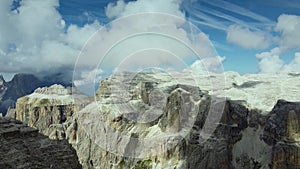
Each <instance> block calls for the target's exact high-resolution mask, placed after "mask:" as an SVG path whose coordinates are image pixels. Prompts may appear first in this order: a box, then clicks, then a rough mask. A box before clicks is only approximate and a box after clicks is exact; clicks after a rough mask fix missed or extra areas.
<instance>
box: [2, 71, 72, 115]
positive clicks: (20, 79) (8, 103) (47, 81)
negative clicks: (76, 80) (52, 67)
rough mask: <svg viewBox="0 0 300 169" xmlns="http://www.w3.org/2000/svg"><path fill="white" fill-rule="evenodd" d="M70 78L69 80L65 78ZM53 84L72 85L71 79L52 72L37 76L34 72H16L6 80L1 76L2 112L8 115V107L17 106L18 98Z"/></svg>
mask: <svg viewBox="0 0 300 169" xmlns="http://www.w3.org/2000/svg"><path fill="white" fill-rule="evenodd" d="M65 79H68V80H65ZM53 84H61V85H63V86H72V83H71V79H69V78H67V77H64V78H63V77H61V75H60V74H52V75H48V76H46V77H40V78H38V77H36V76H35V75H32V74H16V75H15V76H14V77H13V79H12V80H11V81H9V82H6V81H5V80H4V78H3V76H2V75H1V76H0V113H2V114H3V115H6V113H7V110H8V108H15V103H16V101H17V99H18V98H20V97H22V96H25V95H28V94H30V93H32V92H33V91H34V90H35V89H36V88H38V87H47V86H51V85H53Z"/></svg>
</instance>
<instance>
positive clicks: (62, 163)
mask: <svg viewBox="0 0 300 169" xmlns="http://www.w3.org/2000/svg"><path fill="white" fill-rule="evenodd" d="M0 141H1V144H0V158H1V160H0V168H3V169H14V168H32V169H40V168H45V169H51V168H66V169H80V168H82V167H81V165H80V164H79V162H78V158H77V156H76V151H75V150H74V148H72V146H71V145H70V144H69V143H68V142H67V141H66V140H61V141H58V140H50V139H49V138H48V137H47V136H44V135H42V134H40V133H38V131H37V130H36V129H34V128H31V127H28V126H27V125H25V124H23V123H22V122H20V121H17V120H13V119H9V118H0Z"/></svg>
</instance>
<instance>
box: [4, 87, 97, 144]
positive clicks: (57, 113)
mask: <svg viewBox="0 0 300 169" xmlns="http://www.w3.org/2000/svg"><path fill="white" fill-rule="evenodd" d="M90 100H91V99H90V98H89V97H88V96H85V95H83V94H81V93H80V92H78V91H77V90H76V89H75V88H65V87H63V86H61V85H53V86H51V87H48V88H47V87H45V88H38V89H36V90H35V91H34V93H32V94H30V95H27V96H24V97H21V98H19V99H18V100H17V103H16V110H15V111H16V112H15V116H16V119H17V120H20V121H22V122H25V123H26V124H28V125H29V126H31V127H34V128H37V129H39V131H40V132H41V133H43V134H46V135H49V136H50V138H61V139H62V138H64V132H63V131H59V130H56V128H60V129H62V128H61V127H62V124H63V123H64V122H65V121H66V120H67V119H69V118H71V117H72V115H73V114H74V113H75V112H77V111H79V110H80V109H81V108H83V107H84V106H85V105H86V104H88V103H89V102H90ZM9 114H11V113H9ZM62 130H63V129H62Z"/></svg>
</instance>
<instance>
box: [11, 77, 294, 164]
mask: <svg viewBox="0 0 300 169" xmlns="http://www.w3.org/2000/svg"><path fill="white" fill-rule="evenodd" d="M226 76H228V79H229V80H228V81H226V83H225V85H224V88H223V89H222V88H221V87H220V86H219V88H215V89H214V91H215V93H217V94H218V93H220V95H212V93H213V92H212V91H213V89H212V87H211V86H209V85H208V83H206V81H205V78H204V80H203V81H201V82H199V85H200V88H199V87H195V86H194V85H193V83H191V79H189V77H187V76H180V78H182V79H180V78H179V80H178V79H177V81H170V79H172V78H171V77H170V76H168V75H158V74H148V73H147V74H146V73H140V74H130V73H124V74H121V75H116V76H114V77H112V78H107V79H105V80H103V81H102V82H101V83H100V86H99V89H98V91H97V93H96V97H95V98H96V100H95V101H94V102H92V103H90V104H88V105H87V106H85V107H84V108H83V109H81V110H80V111H78V112H77V111H75V110H73V112H76V113H70V115H69V116H67V118H66V120H63V121H62V120H61V117H63V116H61V115H60V113H59V112H61V111H59V110H57V109H58V107H59V105H68V104H63V103H62V102H60V104H58V105H56V106H54V107H53V108H52V110H53V111H46V110H45V107H47V108H46V109H47V110H48V109H49V108H50V107H49V106H52V103H51V104H48V105H47V104H46V106H43V104H41V102H42V98H43V97H33V96H34V95H32V96H30V97H24V98H22V99H20V100H18V103H19V102H20V103H21V104H20V105H22V106H20V107H19V106H17V110H16V114H17V117H18V116H19V117H21V119H22V121H27V122H28V123H29V124H30V125H31V126H34V127H36V128H38V129H39V130H41V131H42V132H43V133H45V134H47V135H50V138H55V139H66V140H68V141H69V143H71V144H72V146H73V147H74V148H75V149H76V152H77V155H78V157H79V161H80V163H81V164H82V166H83V168H101V169H106V168H120V169H127V168H128V169H129V168H130V169H131V168H135V169H138V168H145V169H147V168H157V169H159V168H172V169H173V168H178V169H181V168H182V169H192V168H193V169H194V168H197V169H198V168H199V169H200V168H201V169H202V168H203V169H210V168H220V169H234V168H236V169H242V168H243V169H278V168H292V169H296V168H299V161H300V158H299V150H300V147H299V130H300V128H299V119H300V113H299V109H300V103H297V102H287V101H282V100H279V101H278V102H277V103H276V104H275V106H274V103H273V102H274V98H275V97H274V98H273V94H274V93H273V91H271V93H270V95H267V92H268V91H267V90H264V91H262V92H261V93H252V92H255V91H256V90H255V89H256V88H259V89H261V88H264V87H263V86H264V85H268V82H265V81H263V80H264V79H260V78H257V77H251V78H252V80H250V82H249V83H247V82H246V81H245V78H243V77H239V76H238V75H235V74H230V73H229V75H226ZM262 76H263V75H262ZM218 78H219V77H211V78H210V80H212V81H213V80H216V79H218ZM263 78H265V77H263ZM272 78H275V76H274V77H272ZM293 78H298V77H294V76H293ZM232 79H233V80H232ZM230 80H232V81H230ZM296 82H297V80H296ZM191 84H192V85H191ZM220 84H221V83H220ZM293 85H297V83H293ZM291 88H293V87H291ZM204 89H205V90H207V91H205V90H204ZM281 89H284V87H281ZM44 90H46V89H44ZM221 90H225V91H226V92H228V93H227V94H228V95H229V96H230V98H231V100H230V99H227V100H225V99H222V98H223V97H222V96H223V95H222V93H221V92H220V91H221ZM55 92H57V91H55ZM55 92H53V93H51V94H45V95H53V94H55ZM36 93H39V91H36ZM287 93H289V92H287ZM256 95H260V96H264V95H266V96H268V97H270V99H269V100H268V99H267V98H263V99H262V100H263V101H261V104H257V106H255V105H256V103H258V102H259V100H251V101H248V100H245V99H243V98H250V99H258V98H257V97H256ZM280 95H281V96H282V98H285V99H289V98H290V99H291V100H296V99H297V96H296V95H291V96H287V95H286V94H283V93H281V94H280ZM298 97H299V96H298ZM33 98H35V99H33ZM240 98H241V100H245V101H241V100H240ZM56 99H58V98H57V97H55V98H53V101H52V102H54V103H55V102H56V101H55V100H56ZM233 99H235V100H233ZM275 99H276V98H275ZM58 100H59V99H58ZM299 100H300V98H299ZM271 104H273V106H274V107H273V108H272V107H271V108H270V105H271ZM34 105H35V106H34ZM54 105H55V104H54ZM24 107H25V108H24ZM33 107H39V109H37V110H36V111H35V110H34V108H33ZM40 107H44V108H43V109H44V110H43V109H40ZM55 107H57V108H55ZM79 109H80V108H78V110H79ZM35 114H40V115H41V116H39V118H40V120H36V119H37V118H34V117H36V116H35ZM65 116H66V115H65ZM49 117H52V123H51V124H50V123H47V122H49V121H48V120H49ZM31 118H33V119H35V120H29V119H31ZM39 118H38V119H39ZM27 119H28V120H27ZM44 119H48V120H47V121H45V120H44ZM50 119H51V118H50ZM50 121H51V120H50ZM41 123H42V124H41ZM45 124H46V125H45ZM50 128H51V130H50ZM47 130H48V131H47ZM49 131H51V133H55V134H51V133H50V132H49Z"/></svg>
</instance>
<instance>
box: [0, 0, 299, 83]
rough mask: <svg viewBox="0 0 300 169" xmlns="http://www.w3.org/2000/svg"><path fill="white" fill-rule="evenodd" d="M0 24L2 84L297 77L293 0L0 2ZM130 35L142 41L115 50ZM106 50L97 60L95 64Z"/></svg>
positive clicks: (128, 42) (296, 11)
mask: <svg viewBox="0 0 300 169" xmlns="http://www.w3.org/2000/svg"><path fill="white" fill-rule="evenodd" d="M145 12H157V13H160V16H158V15H154V14H148V15H143V13H145ZM139 14H140V15H139ZM137 15H138V16H137ZM172 16H173V17H172ZM0 22H1V27H0V59H1V62H0V72H1V73H2V74H4V77H5V78H6V79H9V78H11V76H12V75H13V74H15V73H35V74H45V73H56V72H61V71H63V72H66V73H70V74H71V73H73V72H76V73H78V74H76V75H75V76H76V80H77V84H78V85H81V84H84V83H89V82H90V81H92V80H93V79H95V76H96V77H97V78H101V77H103V74H109V73H111V72H113V71H115V70H116V67H118V68H120V69H122V68H123V67H124V69H125V67H126V68H128V67H130V66H132V65H134V66H136V65H143V66H145V65H147V66H156V65H160V64H162V63H163V64H166V65H169V64H173V65H176V67H180V65H181V66H182V65H185V66H186V67H191V68H192V69H195V70H199V69H203V65H204V67H205V68H206V69H208V70H211V71H215V70H220V69H219V67H222V69H224V71H236V72H238V73H240V74H249V73H251V74H252V73H276V72H300V31H298V30H300V3H299V2H298V0H268V1H261V0H249V1H246V0H245V1H240V0H226V1H225V0H163V1H162V0H136V1H128V0H126V1H123V0H118V1H117V0H85V1H82V0H43V1H40V0H1V1H0ZM187 23H189V24H187ZM164 24H165V25H164ZM162 25H163V26H162ZM191 25H192V26H191ZM99 29H100V31H99ZM143 31H144V32H145V31H148V32H149V31H152V32H153V31H154V32H156V33H159V34H164V35H168V36H166V37H168V38H166V37H162V36H157V34H151V35H149V34H147V35H145V34H144V32H143ZM135 32H140V33H143V36H141V37H139V36H134V37H133V36H130V38H128V37H127V38H128V39H127V40H126V41H124V43H119V40H120V39H122V38H124V37H125V36H128V35H132V34H134V33H135ZM172 38H173V39H172ZM149 39H150V40H149ZM174 39H177V40H178V39H179V40H180V42H181V43H180V44H177V42H174ZM179 40H178V41H179ZM183 43H184V44H187V46H188V47H191V48H192V49H193V50H195V51H196V54H199V55H200V56H199V57H196V56H194V55H196V54H195V53H193V52H191V51H189V50H187V48H183V46H182V44H183ZM94 44H97V46H96V45H94ZM116 44H117V45H116ZM140 44H143V45H144V46H143V45H140ZM111 46H113V47H114V50H112V51H110V53H107V55H105V57H106V58H104V59H103V61H101V62H100V61H99V58H98V59H95V58H96V57H97V56H95V53H97V55H99V54H103V55H104V53H105V52H107V50H108V49H109V48H110V47H111ZM147 47H148V49H149V48H151V50H148V49H147V50H145V49H146V48H147ZM86 51H88V52H86ZM91 53H92V54H91ZM120 53H121V54H120ZM125 54H126V55H125ZM153 54H155V56H153ZM175 55H176V57H177V59H172V57H175ZM125 56H126V57H125ZM196 58H198V59H199V58H200V60H197V59H196ZM175 60H176V61H175ZM181 62H184V63H181ZM120 63H122V66H123V67H122V66H118V65H120ZM144 64H145V65H144ZM216 67H218V69H216ZM74 69H75V71H74ZM83 69H85V70H86V71H83ZM87 70H88V71H87ZM122 70H123V69H122Z"/></svg>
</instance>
